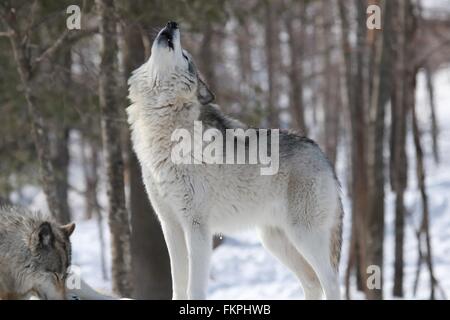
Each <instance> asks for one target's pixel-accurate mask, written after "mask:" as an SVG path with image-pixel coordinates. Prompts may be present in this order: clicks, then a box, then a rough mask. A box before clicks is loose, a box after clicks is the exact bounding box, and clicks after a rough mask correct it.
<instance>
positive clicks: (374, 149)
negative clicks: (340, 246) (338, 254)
mask: <svg viewBox="0 0 450 320" xmlns="http://www.w3.org/2000/svg"><path fill="white" fill-rule="evenodd" d="M377 4H378V5H381V7H382V12H385V16H384V23H383V31H382V32H379V33H375V34H374V38H373V40H374V41H375V45H374V51H375V52H374V54H373V58H374V62H373V66H374V68H373V81H372V89H371V101H370V112H369V115H370V135H369V144H368V145H369V152H368V170H369V172H368V182H369V202H368V212H367V234H366V235H367V240H366V246H367V264H368V265H376V266H378V267H379V268H380V270H381V287H380V288H379V289H373V290H368V291H367V293H366V294H367V298H368V299H378V300H381V299H382V298H383V240H384V208H385V206H384V201H385V199H384V196H385V195H384V185H385V177H384V157H383V151H384V140H385V139H384V137H385V114H386V104H387V102H388V101H389V97H390V92H391V79H392V77H393V75H392V71H391V70H392V65H393V64H392V62H393V56H392V50H391V48H392V39H391V35H390V34H391V33H392V12H393V9H394V8H393V2H392V1H386V0H381V1H379V3H377ZM373 32H375V31H373Z"/></svg>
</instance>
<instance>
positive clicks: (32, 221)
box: [0, 206, 73, 299]
mask: <svg viewBox="0 0 450 320" xmlns="http://www.w3.org/2000/svg"><path fill="white" fill-rule="evenodd" d="M72 231H73V225H70V226H61V225H59V224H57V223H56V222H55V221H54V220H53V219H52V218H50V217H48V216H46V215H43V214H42V213H40V212H32V211H29V210H27V209H25V208H20V207H12V206H4V207H0V299H21V298H26V297H27V296H28V295H37V296H38V297H39V298H42V299H46V298H48V299H63V298H64V294H65V292H64V291H65V288H64V281H65V278H66V272H67V269H68V268H69V266H70V260H71V244H70V240H69V236H70V233H71V232H72Z"/></svg>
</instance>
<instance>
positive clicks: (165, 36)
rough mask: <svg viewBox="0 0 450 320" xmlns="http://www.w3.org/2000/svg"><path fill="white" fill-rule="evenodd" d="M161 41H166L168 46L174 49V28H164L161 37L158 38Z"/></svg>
mask: <svg viewBox="0 0 450 320" xmlns="http://www.w3.org/2000/svg"><path fill="white" fill-rule="evenodd" d="M158 42H159V43H165V44H167V46H168V47H169V49H171V50H173V49H174V47H173V35H172V30H167V29H164V31H163V32H161V34H160V35H159V39H158Z"/></svg>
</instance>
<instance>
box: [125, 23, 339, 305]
mask: <svg viewBox="0 0 450 320" xmlns="http://www.w3.org/2000/svg"><path fill="white" fill-rule="evenodd" d="M161 34H164V35H165V36H167V35H169V37H170V40H171V45H172V49H171V50H168V49H167V47H166V46H164V45H161V39H160V38H159V37H160V35H161ZM160 35H159V36H158V38H159V40H158V38H157V40H156V41H155V42H154V44H153V47H152V56H151V57H150V59H149V61H147V62H146V63H145V64H144V65H142V66H141V67H140V68H139V69H138V70H136V71H135V72H134V73H133V76H132V77H131V78H130V79H129V85H130V88H129V98H130V100H131V102H132V105H131V106H129V107H128V109H127V113H128V121H129V123H130V126H131V132H132V142H133V147H134V149H135V151H136V154H137V156H138V159H139V162H140V164H141V166H142V174H143V180H144V184H145V186H146V189H147V193H148V195H149V198H150V201H151V202H152V205H153V207H154V208H155V212H156V213H157V215H158V217H159V219H160V221H161V225H162V228H163V232H164V236H165V239H166V242H167V246H168V249H169V254H170V259H171V269H172V279H173V298H174V299H186V298H189V299H202V298H205V296H206V289H207V281H208V274H209V272H208V270H209V269H208V268H209V262H210V257H211V247H212V243H211V241H212V240H211V239H212V235H213V234H214V233H224V234H226V233H233V232H236V231H239V230H243V229H244V230H245V229H247V228H256V229H257V230H258V231H259V232H260V234H261V238H262V240H263V243H264V245H265V246H266V248H267V249H268V250H269V251H271V252H272V253H273V254H274V256H276V257H277V258H278V259H279V260H280V261H281V262H283V263H284V264H285V265H286V266H287V267H289V268H290V269H291V270H292V271H293V272H294V273H295V274H296V275H297V276H298V278H299V279H300V281H301V282H302V284H303V288H304V290H305V295H306V297H307V298H308V299H320V298H321V296H322V289H323V292H324V293H325V295H326V297H327V298H328V299H339V297H340V291H339V290H340V289H339V278H338V268H337V265H338V263H339V257H340V242H341V229H342V227H341V225H342V206H341V203H340V190H339V183H338V181H337V178H336V174H335V172H334V170H333V168H332V166H331V165H330V163H329V161H328V159H327V157H326V156H325V155H324V153H323V152H322V151H321V150H320V148H319V147H318V145H317V144H316V143H315V142H314V141H312V140H310V139H308V138H306V137H302V136H299V135H297V134H295V133H292V132H289V131H280V133H279V170H278V171H277V173H276V174H274V175H261V172H260V168H261V167H262V166H261V164H260V163H258V164H252V165H249V164H206V163H199V164H175V163H174V162H173V161H172V160H171V151H172V147H173V146H174V144H175V143H174V141H172V139H171V136H172V134H173V132H174V131H175V130H177V129H185V130H187V131H188V132H189V134H190V136H191V137H192V136H194V122H196V121H201V123H202V130H203V131H205V130H207V129H211V128H215V129H217V130H218V131H220V132H221V133H222V134H223V133H224V132H226V130H227V129H236V128H242V129H246V128H248V127H247V126H246V125H244V124H242V123H240V122H239V121H237V120H234V119H231V118H230V117H228V116H226V115H225V114H224V113H223V112H221V111H220V108H219V107H218V106H216V105H214V104H211V103H209V101H210V100H211V96H210V95H209V94H205V92H207V91H209V90H206V89H205V88H207V87H206V85H205V84H204V82H203V81H201V79H200V77H199V75H198V72H197V70H196V67H195V64H194V62H193V60H192V57H190V55H188V54H187V53H186V52H185V51H184V50H183V49H182V48H181V42H180V33H179V30H178V29H171V27H170V26H169V25H168V27H166V28H164V29H163V30H162V31H161V32H160ZM165 39H166V40H167V38H165ZM163 43H164V41H163ZM205 90H206V91H205ZM208 96H209V98H208ZM261 132H262V131H261V130H258V132H257V133H256V136H255V135H251V136H246V137H245V139H246V140H245V141H239V143H245V146H247V145H248V144H249V142H253V145H255V141H249V139H254V138H256V139H260V138H261V137H262V136H261ZM273 137H276V131H269V137H268V144H269V146H268V151H269V150H271V146H275V144H273V143H272V139H273ZM234 139H239V138H236V137H235V138H234ZM257 142H258V141H257ZM234 145H235V147H236V143H235V144H234ZM257 145H258V146H259V143H257ZM189 156H194V155H191V154H189ZM277 168H278V167H277ZM319 279H320V280H319Z"/></svg>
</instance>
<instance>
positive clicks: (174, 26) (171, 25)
mask: <svg viewBox="0 0 450 320" xmlns="http://www.w3.org/2000/svg"><path fill="white" fill-rule="evenodd" d="M167 28H168V29H173V30H176V29H178V23H176V22H175V21H169V22H167Z"/></svg>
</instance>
